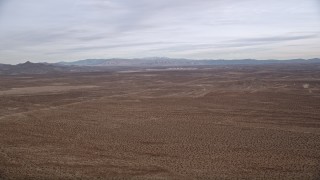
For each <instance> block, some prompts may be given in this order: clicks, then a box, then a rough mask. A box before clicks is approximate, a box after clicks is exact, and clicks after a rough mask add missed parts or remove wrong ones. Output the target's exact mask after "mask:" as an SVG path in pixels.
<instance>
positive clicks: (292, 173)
mask: <svg viewBox="0 0 320 180" xmlns="http://www.w3.org/2000/svg"><path fill="white" fill-rule="evenodd" d="M197 68H198V69H194V70H190V69H188V70H186V71H183V70H181V69H178V70H177V71H175V70H172V69H170V71H166V70H163V71H148V72H146V71H143V70H142V71H141V72H127V73H116V72H114V73H83V74H81V73H80V74H66V75H63V76H61V77H58V76H49V75H48V76H45V77H44V76H37V75H35V76H31V77H29V78H28V79H24V78H19V77H16V76H12V77H10V76H7V77H0V85H1V88H2V89H3V90H2V92H3V91H11V92H17V91H18V92H19V93H9V94H2V95H1V96H0V97H1V99H0V144H1V146H0V179H319V178H320V110H319V109H320V71H319V70H320V66H319V65H290V66H289V65H284V66H282V65H275V66H271V65H269V66H221V67H203V68H199V67H197ZM54 84H55V85H54ZM306 84H307V85H306ZM31 87H32V88H31ZM35 87H36V88H35ZM79 87H81V88H79ZM86 87H87V88H86ZM88 87H90V88H88ZM91 87H94V88H91ZM13 88H16V89H13ZM5 89H6V90H5ZM9 89H11V90H9ZM53 91H59V93H52V92H53Z"/></svg>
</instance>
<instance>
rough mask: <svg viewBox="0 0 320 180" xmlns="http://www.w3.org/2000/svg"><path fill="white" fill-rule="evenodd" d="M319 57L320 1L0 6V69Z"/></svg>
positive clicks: (86, 0)
mask: <svg viewBox="0 0 320 180" xmlns="http://www.w3.org/2000/svg"><path fill="white" fill-rule="evenodd" d="M154 56H157V57H172V58H192V59H241V58H256V59H290V58H314V57H320V2H319V0H0V63H11V64H15V63H19V62H24V61H27V60H30V61H33V62H43V61H47V62H56V61H71V60H80V59H88V58H114V57H117V58H138V57H154Z"/></svg>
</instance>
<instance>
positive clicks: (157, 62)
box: [58, 58, 320, 67]
mask: <svg viewBox="0 0 320 180" xmlns="http://www.w3.org/2000/svg"><path fill="white" fill-rule="evenodd" d="M317 62H319V63H320V59H318V58H315V59H308V60H305V59H291V60H254V59H241V60H192V59H172V58H141V59H86V60H80V61H74V62H59V63H58V64H59V65H69V66H70V65H73V66H136V67H157V66H160V67H163V66H197V65H199V66H200V65H232V64H244V65H246V64H248V65H249V64H274V63H317Z"/></svg>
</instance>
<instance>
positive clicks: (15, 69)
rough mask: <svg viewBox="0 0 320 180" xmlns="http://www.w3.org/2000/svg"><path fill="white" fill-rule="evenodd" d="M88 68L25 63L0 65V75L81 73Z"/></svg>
mask: <svg viewBox="0 0 320 180" xmlns="http://www.w3.org/2000/svg"><path fill="white" fill-rule="evenodd" d="M89 69H90V68H81V67H71V66H62V65H57V64H48V63H32V62H29V61H27V62H25V63H21V64H17V65H8V64H0V75H1V74H2V75H19V74H48V73H59V72H81V71H88V70H89Z"/></svg>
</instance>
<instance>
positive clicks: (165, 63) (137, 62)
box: [0, 57, 320, 75]
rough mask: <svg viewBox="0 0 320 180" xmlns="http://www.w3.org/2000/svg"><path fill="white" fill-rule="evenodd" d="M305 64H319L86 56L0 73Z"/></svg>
mask: <svg viewBox="0 0 320 180" xmlns="http://www.w3.org/2000/svg"><path fill="white" fill-rule="evenodd" d="M283 63H285V64H292V63H294V64H299V63H302V64H305V63H320V59H319V58H315V59H307V60H306V59H292V60H254V59H241V60H191V59H173V58H157V57H155V58H140V59H86V60H80V61H74V62H59V63H52V64H49V63H32V62H29V61H27V62H25V63H21V64H17V65H8V64H0V75H18V74H48V73H61V72H64V73H69V72H92V71H106V70H108V71H113V70H115V69H117V68H121V67H122V68H123V67H134V68H139V67H141V68H147V67H182V66H183V67H186V66H214V65H262V64H283Z"/></svg>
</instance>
